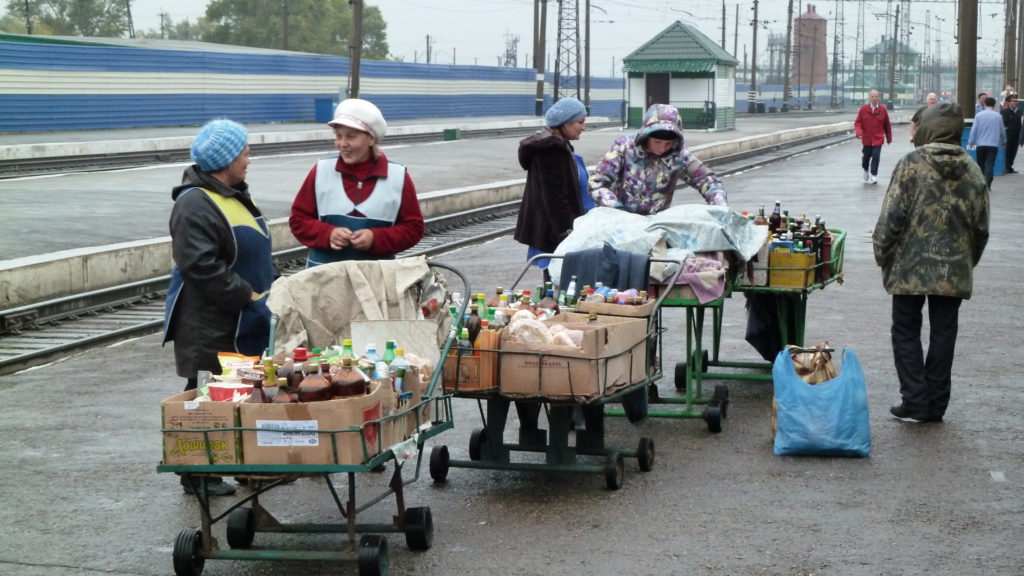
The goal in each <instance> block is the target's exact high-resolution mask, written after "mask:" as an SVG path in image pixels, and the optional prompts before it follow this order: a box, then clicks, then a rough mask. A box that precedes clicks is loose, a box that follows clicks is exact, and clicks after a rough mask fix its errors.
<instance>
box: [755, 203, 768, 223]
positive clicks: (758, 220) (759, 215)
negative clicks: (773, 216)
mask: <svg viewBox="0 0 1024 576" xmlns="http://www.w3.org/2000/svg"><path fill="white" fill-rule="evenodd" d="M754 225H755V226H767V225H768V218H765V215H764V204H761V207H760V208H759V209H758V210H757V216H755V217H754Z"/></svg>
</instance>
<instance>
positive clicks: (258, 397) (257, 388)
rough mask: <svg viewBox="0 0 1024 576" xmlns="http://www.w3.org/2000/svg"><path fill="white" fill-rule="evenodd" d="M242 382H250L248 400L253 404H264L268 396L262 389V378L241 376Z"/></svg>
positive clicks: (268, 399)
mask: <svg viewBox="0 0 1024 576" xmlns="http://www.w3.org/2000/svg"><path fill="white" fill-rule="evenodd" d="M242 383H243V384H252V392H250V393H249V402H252V403H253V404H266V403H267V402H270V398H269V397H268V396H267V393H266V392H265V391H264V390H263V380H261V379H260V378H242Z"/></svg>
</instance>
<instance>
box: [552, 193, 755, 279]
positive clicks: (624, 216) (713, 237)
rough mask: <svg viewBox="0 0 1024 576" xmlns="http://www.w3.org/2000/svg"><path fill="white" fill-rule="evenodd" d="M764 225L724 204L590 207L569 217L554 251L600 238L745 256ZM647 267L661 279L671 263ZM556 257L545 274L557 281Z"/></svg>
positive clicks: (678, 254) (617, 244)
mask: <svg viewBox="0 0 1024 576" xmlns="http://www.w3.org/2000/svg"><path fill="white" fill-rule="evenodd" d="M766 234H767V227H766V226H754V225H753V223H751V222H750V221H749V220H747V219H746V218H744V217H743V216H742V215H740V214H738V213H736V212H733V211H732V210H730V209H729V208H727V207H724V206H708V205H704V204H682V205H679V206H673V207H671V208H669V209H667V210H663V211H661V212H659V213H658V214H655V215H653V216H640V215H637V214H632V213H629V212H626V211H623V210H617V209H615V208H603V207H601V208H594V209H593V210H591V211H590V212H588V213H586V214H584V215H583V216H580V217H579V218H577V219H576V221H575V222H574V223H573V231H572V233H571V234H569V236H568V237H567V238H566V239H565V240H563V241H562V243H561V244H559V245H558V248H556V249H555V254H558V255H565V254H568V253H569V252H576V251H579V250H588V249H591V248H600V247H601V246H602V245H603V244H604V243H605V242H607V243H608V244H609V245H611V246H612V247H613V248H615V249H616V250H626V251H629V252H635V253H638V254H648V255H650V256H651V257H652V258H668V259H671V260H674V261H677V262H680V261H682V260H683V259H685V258H689V257H691V256H693V255H694V254H695V253H697V252H733V253H735V254H736V255H737V256H738V257H739V258H740V259H741V260H743V261H747V260H749V259H750V258H751V257H753V256H754V255H755V254H757V251H758V249H759V248H760V247H761V245H762V244H764V242H765V239H766ZM659 268H663V267H656V266H652V267H651V278H652V280H655V281H663V280H665V279H666V278H668V277H669V276H671V275H672V274H673V273H674V272H675V267H674V266H670V267H664V269H663V270H659ZM561 270H562V260H561V259H560V258H555V259H552V260H551V265H550V271H551V276H552V277H553V278H554V279H555V280H556V281H559V280H560V278H559V275H560V273H561Z"/></svg>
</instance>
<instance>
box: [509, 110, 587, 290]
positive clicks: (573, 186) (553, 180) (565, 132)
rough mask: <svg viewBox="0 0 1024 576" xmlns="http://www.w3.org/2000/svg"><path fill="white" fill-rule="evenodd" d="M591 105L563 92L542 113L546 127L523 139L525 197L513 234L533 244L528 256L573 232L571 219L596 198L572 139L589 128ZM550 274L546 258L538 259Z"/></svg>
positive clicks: (551, 247)
mask: <svg viewBox="0 0 1024 576" xmlns="http://www.w3.org/2000/svg"><path fill="white" fill-rule="evenodd" d="M586 121H587V109H586V107H584V106H583V103H582V102H580V101H579V100H577V99H575V98H562V99H560V100H558V101H557V102H555V103H554V104H552V105H551V108H548V111H547V113H545V114H544V124H545V125H546V126H547V128H546V129H543V130H538V131H537V132H535V133H534V134H532V135H530V136H527V137H526V138H524V139H523V140H522V141H521V142H520V143H519V165H520V166H522V167H523V169H524V170H526V186H525V188H524V189H523V202H522V204H521V205H520V207H519V219H518V221H517V222H516V231H515V235H514V236H513V237H514V238H515V239H516V241H517V242H520V243H522V244H526V245H527V246H529V249H528V251H527V255H526V257H527V258H528V259H529V258H533V257H534V256H536V255H537V254H548V253H552V252H554V251H555V248H557V247H558V244H559V243H560V242H561V241H562V240H565V238H566V236H568V235H569V232H572V223H573V220H575V219H576V218H578V217H580V216H582V215H583V214H584V213H586V212H587V210H589V209H590V208H592V207H593V205H594V204H593V202H592V201H591V200H590V195H589V194H588V193H587V168H586V164H584V163H583V159H582V158H581V157H580V156H579V155H577V154H575V153H574V152H573V147H572V144H570V142H571V141H572V140H579V139H580V135H581V134H583V132H584V131H585V130H586V125H585V124H586ZM534 264H535V265H536V266H537V267H538V268H540V269H541V270H543V271H544V281H545V282H549V281H550V280H551V277H550V275H549V274H548V259H546V258H545V259H541V260H538V261H536V262H535V263H534Z"/></svg>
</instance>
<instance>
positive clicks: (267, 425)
mask: <svg viewBox="0 0 1024 576" xmlns="http://www.w3.org/2000/svg"><path fill="white" fill-rule="evenodd" d="M393 404H394V394H393V393H392V391H391V387H390V385H388V384H387V383H386V381H383V380H374V381H372V382H371V383H370V393H369V394H366V395H364V396H356V397H352V398H341V399H337V400H326V401H323V402H304V403H297V404H250V403H248V402H243V403H241V404H240V405H239V406H238V412H239V416H240V418H241V422H242V427H243V428H259V430H245V431H243V432H242V459H243V461H244V462H245V463H246V464H285V465H288V464H293V465H298V464H302V465H326V466H334V465H357V464H362V463H363V462H365V461H366V460H367V459H368V458H371V457H373V456H376V455H377V454H378V453H379V452H380V446H381V444H384V445H385V446H389V445H390V444H393V443H394V442H393V438H389V437H386V436H389V435H390V434H385V437H382V436H381V434H382V431H381V429H380V426H379V425H378V424H376V423H375V424H367V425H365V426H363V424H364V423H365V422H368V421H371V420H377V419H379V418H380V417H381V416H383V415H384V414H386V413H390V412H391V410H392V408H393ZM352 426H363V432H362V434H360V432H359V431H346V432H337V433H334V434H332V433H330V432H327V431H334V430H346V429H348V428H349V427H352ZM332 435H333V436H334V438H335V444H336V446H337V449H336V451H335V450H333V449H332V442H331V436H332ZM363 437H365V438H366V454H365V455H364V453H363V440H362V438H363Z"/></svg>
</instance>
